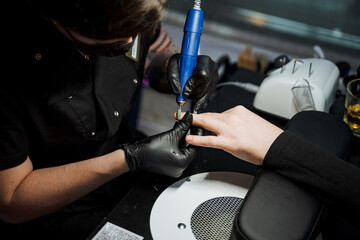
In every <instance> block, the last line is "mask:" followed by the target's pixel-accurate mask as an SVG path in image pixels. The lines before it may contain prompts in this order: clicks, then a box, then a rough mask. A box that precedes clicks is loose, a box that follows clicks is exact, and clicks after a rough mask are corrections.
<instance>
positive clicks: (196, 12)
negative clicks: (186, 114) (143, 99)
mask: <svg viewBox="0 0 360 240" xmlns="http://www.w3.org/2000/svg"><path fill="white" fill-rule="evenodd" d="M200 2H201V1H200V0H195V5H194V7H193V8H192V9H190V10H189V11H188V13H187V16H186V21H185V26H184V36H183V41H182V45H181V55H180V59H179V73H180V84H181V92H180V95H179V96H178V98H177V99H176V102H177V103H178V105H179V109H178V111H177V118H178V119H179V118H180V115H181V107H182V106H183V105H184V104H185V102H186V97H185V96H183V90H184V86H185V84H186V82H187V80H188V79H189V77H190V76H191V75H192V73H193V71H194V68H195V66H196V63H197V55H198V52H199V46H200V37H201V33H202V28H203V19H204V13H203V11H202V10H201V9H200Z"/></svg>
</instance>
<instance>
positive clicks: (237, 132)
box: [186, 106, 283, 165]
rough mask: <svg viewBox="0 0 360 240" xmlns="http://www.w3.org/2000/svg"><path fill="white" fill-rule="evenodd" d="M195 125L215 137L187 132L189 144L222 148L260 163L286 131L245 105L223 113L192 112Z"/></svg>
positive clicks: (238, 156) (248, 160)
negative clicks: (188, 133)
mask: <svg viewBox="0 0 360 240" xmlns="http://www.w3.org/2000/svg"><path fill="white" fill-rule="evenodd" d="M193 125H195V126H199V127H202V128H205V129H207V130H209V131H211V132H213V133H214V136H198V135H188V136H187V137H186V141H187V142H188V143H189V144H191V145H195V146H203V147H211V148H218V149H223V150H224V151H226V152H228V153H230V154H232V155H234V156H235V157H237V158H240V159H242V160H245V161H247V162H250V163H253V164H257V165H261V164H262V161H263V160H264V157H265V155H266V153H267V151H268V150H269V148H270V146H271V144H272V143H273V142H274V141H275V139H276V138H277V137H278V136H279V135H280V134H281V133H282V132H283V130H282V129H280V128H278V127H277V126H275V125H273V124H271V123H270V122H268V121H266V120H265V119H263V118H261V117H259V116H258V115H256V114H254V113H253V112H251V111H249V110H248V109H246V108H245V107H243V106H237V107H234V108H232V109H229V110H227V111H225V112H223V113H202V114H193Z"/></svg>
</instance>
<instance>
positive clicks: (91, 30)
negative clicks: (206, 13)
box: [28, 0, 166, 39]
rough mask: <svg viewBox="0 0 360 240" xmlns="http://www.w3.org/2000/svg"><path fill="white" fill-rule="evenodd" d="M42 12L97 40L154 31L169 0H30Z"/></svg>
mask: <svg viewBox="0 0 360 240" xmlns="http://www.w3.org/2000/svg"><path fill="white" fill-rule="evenodd" d="M28 2H29V4H30V5H31V6H32V7H33V8H34V9H35V10H37V11H38V12H39V13H40V14H42V15H44V16H46V17H49V18H53V19H55V20H57V21H58V22H60V23H61V24H62V25H63V26H64V27H68V28H71V29H72V30H74V31H76V32H78V33H79V34H81V35H84V36H87V37H91V38H95V39H111V38H121V37H131V36H135V35H136V34H137V33H145V34H152V33H154V32H155V30H156V28H157V26H158V25H159V22H160V20H161V18H162V16H163V13H164V11H165V4H166V0H28Z"/></svg>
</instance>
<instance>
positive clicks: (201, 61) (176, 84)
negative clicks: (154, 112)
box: [167, 53, 219, 113]
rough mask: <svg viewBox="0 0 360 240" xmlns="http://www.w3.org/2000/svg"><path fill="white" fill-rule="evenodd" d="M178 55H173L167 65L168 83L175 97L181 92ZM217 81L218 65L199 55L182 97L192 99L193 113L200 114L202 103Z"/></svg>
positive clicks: (207, 57)
mask: <svg viewBox="0 0 360 240" xmlns="http://www.w3.org/2000/svg"><path fill="white" fill-rule="evenodd" d="M179 58H180V54H179V53H177V54H174V55H173V56H172V57H171V58H170V60H169V63H168V67H167V71H168V81H169V82H170V85H171V88H172V90H173V92H174V93H175V94H176V95H179V94H180V92H181V84H180V77H179ZM218 81H219V73H218V65H217V63H216V62H214V61H213V60H212V59H211V58H210V57H209V56H205V55H200V56H198V57H197V64H196V67H195V69H194V72H193V75H192V76H191V77H190V78H189V79H188V81H187V82H186V84H185V86H184V91H183V95H184V97H186V98H189V99H194V102H193V112H194V113H200V112H201V109H202V107H203V105H204V103H205V102H206V101H207V99H208V98H209V96H210V95H211V94H212V92H213V91H214V90H215V87H216V84H217V82H218Z"/></svg>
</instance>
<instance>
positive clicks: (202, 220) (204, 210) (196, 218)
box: [190, 197, 243, 240]
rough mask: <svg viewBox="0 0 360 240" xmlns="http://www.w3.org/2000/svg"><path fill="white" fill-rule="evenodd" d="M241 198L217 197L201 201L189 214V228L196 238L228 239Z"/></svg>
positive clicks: (206, 239)
mask: <svg viewBox="0 0 360 240" xmlns="http://www.w3.org/2000/svg"><path fill="white" fill-rule="evenodd" d="M242 201H243V199H242V198H237V197H217V198H212V199H209V200H207V201H205V202H203V203H201V204H200V205H199V206H198V207H197V208H196V209H195V211H194V212H193V214H192V216H191V221H190V224H191V230H192V232H193V234H194V236H195V238H196V239H197V240H219V239H229V238H230V234H231V230H232V227H233V221H234V218H235V215H236V213H237V212H238V210H239V208H240V205H241V202H242Z"/></svg>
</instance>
